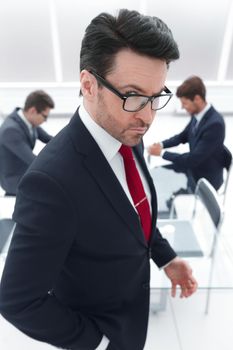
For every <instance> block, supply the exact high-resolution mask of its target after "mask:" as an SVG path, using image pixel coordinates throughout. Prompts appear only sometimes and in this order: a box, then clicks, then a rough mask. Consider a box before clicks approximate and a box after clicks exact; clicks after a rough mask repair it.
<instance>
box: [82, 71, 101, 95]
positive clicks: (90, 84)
mask: <svg viewBox="0 0 233 350" xmlns="http://www.w3.org/2000/svg"><path fill="white" fill-rule="evenodd" d="M80 89H81V91H82V95H83V97H84V98H86V99H88V100H91V99H92V98H93V97H94V96H95V95H96V94H97V89H98V84H97V81H96V79H95V77H94V76H93V75H92V74H91V73H90V72H88V71H87V70H86V69H84V70H82V71H81V73H80Z"/></svg>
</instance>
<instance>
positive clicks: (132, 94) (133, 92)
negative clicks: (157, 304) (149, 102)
mask: <svg viewBox="0 0 233 350" xmlns="http://www.w3.org/2000/svg"><path fill="white" fill-rule="evenodd" d="M125 95H126V96H134V95H138V92H136V91H126V93H125Z"/></svg>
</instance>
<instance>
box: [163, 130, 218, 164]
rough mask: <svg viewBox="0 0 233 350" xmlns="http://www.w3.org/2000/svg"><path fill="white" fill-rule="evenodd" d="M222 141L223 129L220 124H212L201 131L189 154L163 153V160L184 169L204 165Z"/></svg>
mask: <svg viewBox="0 0 233 350" xmlns="http://www.w3.org/2000/svg"><path fill="white" fill-rule="evenodd" d="M223 140H224V128H223V126H222V125H221V124H218V123H216V124H213V125H211V127H209V128H206V129H205V131H203V134H202V135H201V137H200V139H199V140H198V142H197V143H196V145H195V147H194V148H193V149H192V151H191V152H185V153H183V154H180V153H175V152H167V151H166V152H165V153H164V154H163V158H164V159H166V160H169V161H171V162H173V163H174V164H175V165H177V166H179V167H181V166H182V167H184V168H186V169H187V168H189V169H192V168H195V167H197V166H199V164H201V163H204V162H205V160H206V159H208V158H209V157H210V156H212V155H214V154H215V153H216V151H217V150H218V149H219V148H220V147H222V144H223Z"/></svg>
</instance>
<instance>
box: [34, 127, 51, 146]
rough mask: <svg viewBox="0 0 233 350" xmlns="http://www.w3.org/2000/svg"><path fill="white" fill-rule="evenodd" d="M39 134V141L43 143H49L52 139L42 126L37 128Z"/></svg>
mask: <svg viewBox="0 0 233 350" xmlns="http://www.w3.org/2000/svg"><path fill="white" fill-rule="evenodd" d="M37 133H38V139H39V140H40V141H41V142H43V143H48V142H49V141H50V140H51V139H52V136H51V135H49V134H48V133H47V132H46V131H45V130H44V129H43V128H41V127H40V126H39V127H37Z"/></svg>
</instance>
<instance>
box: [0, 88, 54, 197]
mask: <svg viewBox="0 0 233 350" xmlns="http://www.w3.org/2000/svg"><path fill="white" fill-rule="evenodd" d="M51 108H54V102H53V100H52V98H51V97H50V96H49V95H48V94H47V93H45V92H44V91H41V90H37V91H34V92H32V93H30V94H29V95H28V97H27V98H26V101H25V105H24V108H23V109H21V108H19V107H17V108H16V109H15V110H14V111H13V112H12V113H11V114H10V115H9V116H8V117H7V118H6V119H5V120H4V122H3V123H2V125H1V127H0V184H1V187H2V188H3V189H4V190H5V191H6V195H15V194H16V191H17V186H18V183H19V181H20V179H21V177H22V176H23V174H24V173H25V171H26V170H27V168H28V167H29V165H30V164H31V163H32V161H33V160H34V158H35V157H36V156H35V154H34V153H33V148H34V146H35V142H36V140H37V139H39V140H40V141H42V142H43V143H48V142H49V141H50V139H51V136H50V135H49V134H47V132H46V131H45V130H43V129H42V128H41V127H39V125H40V124H42V123H43V122H44V121H46V120H47V118H48V115H49V112H50V110H51Z"/></svg>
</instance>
